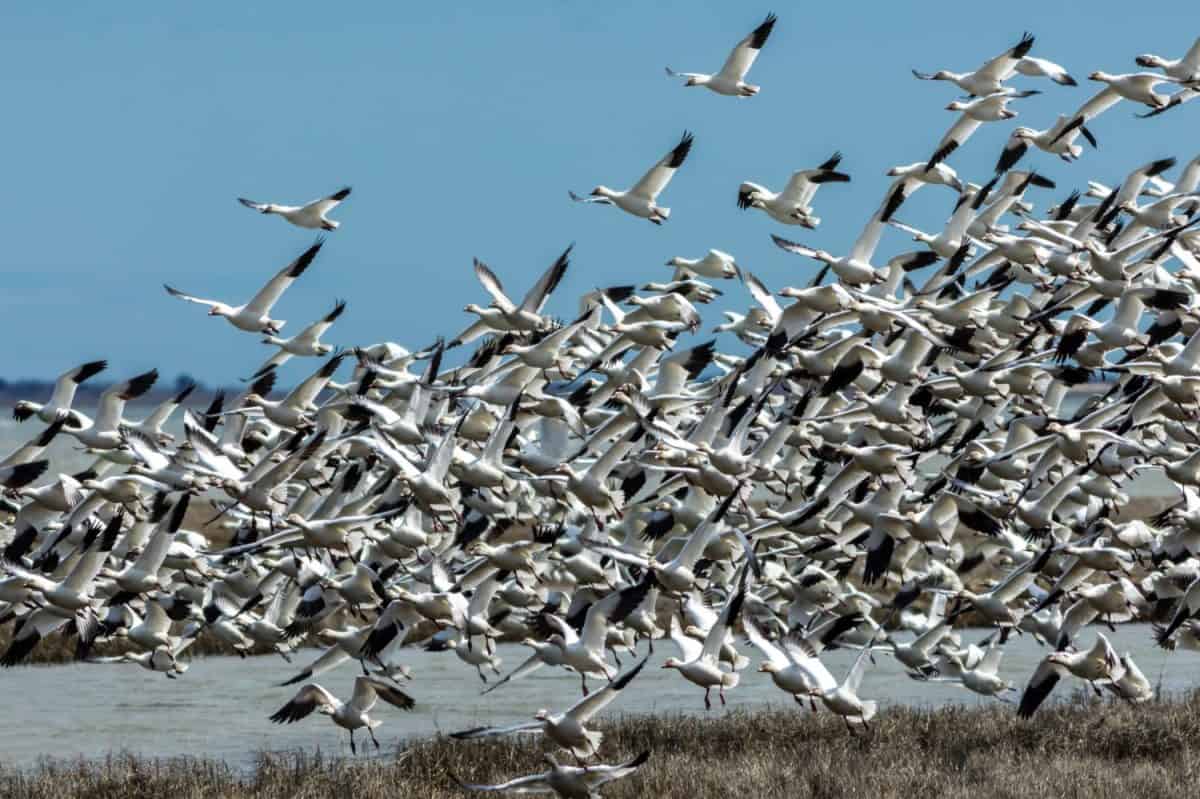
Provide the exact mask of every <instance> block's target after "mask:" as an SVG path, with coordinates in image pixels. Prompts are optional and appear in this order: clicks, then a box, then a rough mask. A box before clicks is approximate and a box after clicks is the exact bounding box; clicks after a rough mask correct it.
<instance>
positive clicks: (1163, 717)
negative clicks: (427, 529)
mask: <svg viewBox="0 0 1200 799" xmlns="http://www.w3.org/2000/svg"><path fill="white" fill-rule="evenodd" d="M605 732H606V734H607V738H606V740H605V742H604V746H603V749H602V751H603V752H605V754H606V759H607V760H610V761H613V760H616V759H618V758H623V757H629V756H632V755H633V754H635V753H637V752H639V751H641V750H643V749H649V750H650V751H651V757H650V761H649V763H648V764H647V765H646V766H645V767H644V768H643V769H642V770H641V771H640V772H639V773H638V774H636V775H634V776H633V777H630V778H628V779H627V780H624V781H622V782H618V783H614V784H612V785H611V786H609V788H608V790H607V791H606V792H605V796H608V797H614V798H615V797H644V796H654V797H656V798H657V799H672V798H673V797H680V798H681V799H682V798H686V799H702V798H704V797H713V799H716V798H717V797H744V798H745V799H749V797H787V799H795V798H796V797H804V796H820V797H871V799H874V797H903V799H915V798H916V797H921V799H927V798H928V797H943V796H944V797H962V796H968V795H969V796H971V797H972V799H977V798H978V797H990V796H1012V797H1018V796H1019V797H1028V796H1054V797H1088V798H1089V799H1092V798H1093V797H1095V798H1103V797H1114V799H1115V798H1117V797H1119V798H1120V799H1130V798H1131V797H1151V796H1167V795H1171V796H1179V795H1181V792H1183V791H1190V790H1191V786H1193V785H1194V784H1195V779H1196V776H1197V774H1200V692H1197V693H1192V694H1190V695H1188V696H1185V697H1181V698H1178V699H1176V700H1172V701H1165V702H1154V703H1150V704H1147V705H1143V706H1140V707H1130V706H1126V705H1123V704H1113V703H1109V702H1105V703H1103V704H1070V705H1060V706H1057V707H1049V708H1045V709H1044V710H1043V711H1041V712H1039V714H1038V715H1037V716H1036V717H1035V718H1034V719H1033V720H1032V721H1025V722H1023V721H1020V720H1018V719H1017V718H1016V716H1015V714H1014V713H1013V711H1012V708H1011V707H1009V706H1000V705H997V706H991V707H987V708H984V709H966V708H961V707H958V708H944V709H938V710H912V709H904V708H894V709H890V710H888V711H886V712H884V713H882V714H881V716H880V717H879V719H878V722H877V723H876V724H873V725H872V728H871V730H870V731H869V732H860V733H859V734H858V735H857V736H855V735H852V734H850V733H849V732H847V730H846V728H845V727H844V726H843V725H842V723H841V721H840V720H838V719H837V718H834V717H832V716H830V715H829V714H827V713H824V712H821V713H819V714H817V715H815V716H814V715H812V714H811V713H809V712H806V711H805V712H802V711H800V710H799V709H795V710H793V709H790V708H789V709H786V710H772V711H767V712H762V713H757V714H748V713H731V714H729V715H726V716H717V715H714V716H712V717H710V718H701V717H683V716H625V717H623V718H620V719H617V720H614V721H612V722H610V723H609V724H607V725H605ZM541 752H542V743H541V742H540V741H539V740H538V739H524V740H518V739H509V740H499V741H490V742H476V743H460V742H456V741H450V740H445V739H435V740H429V741H423V742H418V743H414V744H412V745H411V746H409V748H407V749H406V750H404V751H403V752H402V753H400V755H399V759H398V760H397V759H395V758H393V757H392V756H390V755H389V756H386V757H382V758H376V759H360V760H357V761H356V760H354V759H341V758H338V759H332V758H326V757H322V756H320V755H300V754H293V755H263V756H261V757H260V758H259V759H258V762H257V764H256V765H255V766H254V767H253V768H251V769H249V770H246V771H240V770H238V769H236V768H234V767H231V766H228V765H226V764H224V763H221V762H218V761H210V760H202V759H186V760H163V761H152V760H143V759H138V758H135V757H125V756H114V757H112V758H110V759H108V760H104V761H84V762H77V763H69V762H56V763H51V762H47V763H45V764H43V765H41V766H39V767H35V768H33V769H29V770H23V771H17V770H11V769H5V767H3V766H0V796H5V797H44V798H45V799H68V798H69V797H81V798H82V797H89V798H91V799H163V798H164V797H171V799H190V798H191V797H214V798H215V797H223V798H224V799H242V798H243V797H278V799H300V798H302V797H313V798H314V799H317V798H318V797H319V798H320V799H327V797H330V796H353V797H355V799H372V798H374V797H378V798H379V799H384V798H385V797H386V798H387V799H403V798H404V797H429V798H430V799H438V798H439V797H455V796H463V795H464V794H463V792H462V791H461V790H459V789H458V788H457V787H456V786H455V785H454V784H453V782H452V781H451V780H450V777H449V774H450V773H454V774H457V775H458V776H459V777H460V778H462V779H464V780H469V781H501V780H505V779H509V778H512V777H515V776H519V775H523V774H528V773H532V772H533V771H534V770H535V769H538V768H540V765H539V758H540V754H541Z"/></svg>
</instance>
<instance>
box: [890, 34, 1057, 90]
mask: <svg viewBox="0 0 1200 799" xmlns="http://www.w3.org/2000/svg"><path fill="white" fill-rule="evenodd" d="M1033 41H1034V37H1033V36H1032V35H1031V34H1029V33H1026V34H1025V35H1024V36H1022V37H1021V41H1019V42H1017V43H1016V44H1015V45H1013V46H1012V47H1010V48H1009V49H1007V50H1005V51H1004V52H1003V53H1001V54H1000V55H998V56H996V57H995V58H993V59H991V60H989V61H987V62H985V63H984V64H983V65H982V66H980V67H979V69H977V70H975V71H974V72H951V71H949V70H945V69H941V70H938V71H937V72H933V73H927V72H918V71H917V70H915V69H914V70H913V71H912V73H913V75H914V76H915V77H917V78H920V79H921V80H946V81H950V82H951V83H953V84H954V85H956V86H958V88H960V89H962V90H963V91H964V92H966V93H967V94H969V95H972V96H975V97H984V96H986V95H989V94H993V93H995V92H998V91H1000V90H1001V89H1002V88H1004V81H1006V80H1008V79H1009V78H1011V77H1012V75H1013V73H1014V72H1016V70H1017V64H1018V63H1019V62H1020V60H1021V59H1022V58H1024V57H1025V56H1026V55H1027V54H1028V53H1029V51H1030V49H1032V47H1033Z"/></svg>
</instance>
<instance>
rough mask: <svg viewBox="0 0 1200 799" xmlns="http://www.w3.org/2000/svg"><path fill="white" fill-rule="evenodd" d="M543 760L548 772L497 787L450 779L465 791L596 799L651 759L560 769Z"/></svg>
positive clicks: (545, 757) (640, 757)
mask: <svg viewBox="0 0 1200 799" xmlns="http://www.w3.org/2000/svg"><path fill="white" fill-rule="evenodd" d="M542 759H543V760H544V761H545V762H546V764H547V765H549V766H550V770H549V771H546V772H543V773H541V774H530V775H529V776H528V777H518V778H516V779H514V780H509V781H508V782H502V783H499V784H496V785H478V784H472V783H465V782H462V781H461V780H459V779H458V777H455V776H454V775H453V774H451V775H450V778H451V779H452V780H454V781H455V782H456V783H458V787H460V788H462V789H463V790H464V791H491V792H495V793H506V792H510V791H511V792H512V793H553V794H554V795H555V796H559V797H562V799H596V797H599V796H600V793H599V791H600V788H601V787H602V786H604V785H607V784H608V783H610V782H612V781H613V780H619V779H621V778H622V777H628V776H629V775H630V774H632V773H633V772H635V771H637V770H638V769H639V768H641V767H642V764H644V763H645V762H646V761H647V760H649V759H650V753H649V752H642V753H641V754H640V755H638V756H637V757H635V758H634V759H633V760H628V761H626V762H624V763H618V764H616V765H611V766H610V765H607V764H604V763H600V764H597V765H594V766H561V765H559V764H558V761H556V760H555V759H554V755H552V754H546V755H543V756H542Z"/></svg>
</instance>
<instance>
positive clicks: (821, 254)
mask: <svg viewBox="0 0 1200 799" xmlns="http://www.w3.org/2000/svg"><path fill="white" fill-rule="evenodd" d="M883 226H884V223H883V222H882V221H881V215H880V214H879V213H875V214H872V215H871V218H870V219H868V220H867V224H866V226H865V227H864V228H863V230H862V232H861V233H859V234H858V238H857V239H855V240H854V246H853V247H851V248H850V254H849V255H846V256H843V257H841V258H838V257H837V256H834V255H830V254H829V253H827V252H826V251H825V250H814V249H812V248H811V247H807V246H805V245H803V244H799V243H797V242H794V241H788V240H787V239H785V238H782V237H780V236H776V235H775V234H774V233H772V234H771V240H772V241H774V242H775V246H777V247H779V249H781V250H785V251H787V252H792V253H796V254H797V255H803V256H805V257H806V258H812V259H813V260H816V261H820V262H821V263H823V264H825V266H824V268H822V269H821V271H820V272H818V273H817V277H816V278H814V280H813V282H814V285H817V284H820V282H821V280H822V279H823V278H824V276H825V273H826V272H827V271H828V270H829V269H832V270H833V273H834V274H835V275H837V276H838V279H839V280H840V281H841V282H843V283H845V284H846V285H848V286H861V285H863V284H865V283H879V282H881V281H883V280H884V276H883V274H882V273H880V272H879V271H878V270H876V269H875V267H874V266H872V265H871V258H872V257H873V256H874V255H875V250H876V248H878V247H879V237H880V236H881V235H883Z"/></svg>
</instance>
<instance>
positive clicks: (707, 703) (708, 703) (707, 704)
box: [704, 688, 712, 710]
mask: <svg viewBox="0 0 1200 799" xmlns="http://www.w3.org/2000/svg"><path fill="white" fill-rule="evenodd" d="M711 690H712V689H711V688H705V689H704V709H705V710H712V702H711V701H710V700H709V698H708V694H709V691H711Z"/></svg>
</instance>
